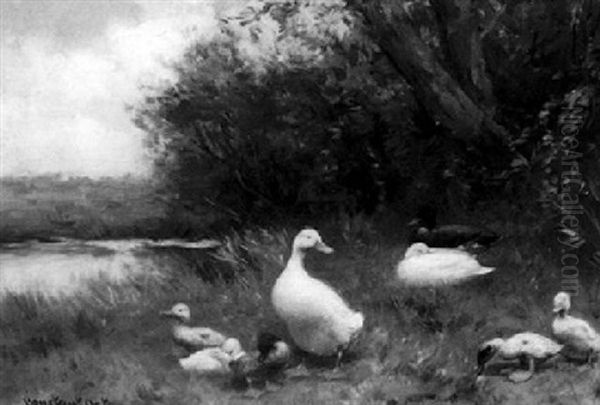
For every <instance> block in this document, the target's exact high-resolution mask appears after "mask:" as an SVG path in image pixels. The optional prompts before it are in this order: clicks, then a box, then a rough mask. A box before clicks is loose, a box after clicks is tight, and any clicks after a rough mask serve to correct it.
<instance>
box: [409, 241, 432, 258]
mask: <svg viewBox="0 0 600 405" xmlns="http://www.w3.org/2000/svg"><path fill="white" fill-rule="evenodd" d="M427 252H429V246H427V245H426V244H424V243H423V242H417V243H413V244H412V245H410V246H409V247H408V249H406V252H405V253H404V258H405V259H407V258H409V257H414V256H420V255H422V254H424V253H427Z"/></svg>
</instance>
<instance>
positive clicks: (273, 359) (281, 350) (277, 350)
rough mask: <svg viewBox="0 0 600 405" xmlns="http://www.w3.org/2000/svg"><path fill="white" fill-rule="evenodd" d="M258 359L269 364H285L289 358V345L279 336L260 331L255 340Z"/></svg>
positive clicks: (290, 352) (290, 353)
mask: <svg viewBox="0 0 600 405" xmlns="http://www.w3.org/2000/svg"><path fill="white" fill-rule="evenodd" d="M257 349H258V353H259V354H258V361H259V362H260V363H261V364H265V365H269V366H281V365H285V364H286V363H287V362H288V361H289V360H290V358H291V355H292V351H291V349H290V346H289V345H288V344H287V343H286V342H285V341H283V340H282V339H281V338H280V337H279V336H276V335H274V334H272V333H269V332H261V333H260V334H259V335H258V342H257Z"/></svg>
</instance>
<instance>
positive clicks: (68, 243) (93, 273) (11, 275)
mask: <svg viewBox="0 0 600 405" xmlns="http://www.w3.org/2000/svg"><path fill="white" fill-rule="evenodd" d="M215 246H217V242H215V241H200V242H191V243H190V242H183V241H178V240H165V241H150V240H143V239H132V240H104V241H76V240H65V241H62V242H58V243H35V242H34V243H20V244H5V245H0V296H4V295H5V294H6V293H10V292H12V293H24V292H33V293H41V294H43V295H46V296H52V297H59V296H69V295H72V294H74V293H76V292H81V291H85V289H86V288H87V287H88V284H89V281H91V280H98V279H101V280H106V281H107V282H111V283H115V282H116V283H122V282H124V281H126V280H128V279H130V278H131V277H135V276H138V275H140V274H147V275H148V276H153V275H157V274H158V272H159V270H158V266H157V265H156V263H155V258H156V257H155V256H156V255H154V254H153V250H154V249H157V248H166V247H181V248H191V249H198V248H205V247H215Z"/></svg>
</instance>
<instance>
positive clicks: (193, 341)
mask: <svg viewBox="0 0 600 405" xmlns="http://www.w3.org/2000/svg"><path fill="white" fill-rule="evenodd" d="M160 314H161V315H162V316H167V317H171V318H173V319H175V321H176V323H175V324H174V325H173V329H172V333H173V339H174V340H175V342H176V343H177V344H179V345H180V346H183V347H185V348H186V349H188V350H190V351H194V350H197V349H203V348H206V347H214V346H220V345H222V344H223V343H225V336H223V335H222V334H221V333H219V332H217V331H215V330H213V329H211V328H206V327H200V326H196V327H193V326H188V325H187V324H188V323H189V322H190V319H191V314H190V307H188V306H187V305H186V304H183V303H178V304H175V305H174V306H173V307H172V308H171V309H170V310H168V311H161V312H160Z"/></svg>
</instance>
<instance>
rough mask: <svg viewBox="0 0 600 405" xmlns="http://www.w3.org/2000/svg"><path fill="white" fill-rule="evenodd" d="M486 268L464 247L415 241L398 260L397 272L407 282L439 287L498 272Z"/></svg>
mask: <svg viewBox="0 0 600 405" xmlns="http://www.w3.org/2000/svg"><path fill="white" fill-rule="evenodd" d="M494 270H495V268H494V267H483V266H481V265H480V264H479V262H478V261H477V260H476V259H475V258H474V257H473V256H472V255H470V254H469V253H468V252H466V251H464V250H461V249H450V248H430V247H428V246H427V245H426V244H424V243H422V242H417V243H413V244H412V245H410V247H409V248H408V249H407V250H406V253H405V254H404V259H403V260H401V261H400V263H398V267H397V268H396V273H397V276H398V278H399V279H400V281H402V282H403V283H405V284H407V285H415V286H429V287H432V286H438V285H444V284H458V283H460V282H462V281H465V280H468V279H470V278H472V277H475V276H479V275H482V274H487V273H490V272H492V271H494Z"/></svg>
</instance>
